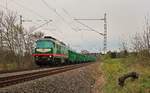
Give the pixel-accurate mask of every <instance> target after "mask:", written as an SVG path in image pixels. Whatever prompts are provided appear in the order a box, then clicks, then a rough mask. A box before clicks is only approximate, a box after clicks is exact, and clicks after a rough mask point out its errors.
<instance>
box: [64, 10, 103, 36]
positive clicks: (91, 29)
mask: <svg viewBox="0 0 150 93" xmlns="http://www.w3.org/2000/svg"><path fill="white" fill-rule="evenodd" d="M63 10H64V12H65V13H66V14H67V15H68V16H69V17H70V18H71V19H72V20H74V21H75V22H77V23H79V24H81V25H83V26H84V27H86V28H88V29H90V31H94V32H96V33H98V34H100V35H104V34H103V33H100V32H98V31H97V30H95V29H93V28H91V27H89V26H88V25H86V24H84V23H82V22H80V21H78V20H76V19H75V18H73V17H71V15H70V14H69V13H68V12H67V11H66V10H65V9H63ZM95 20H96V19H95ZM78 30H82V29H78ZM83 30H84V29H83Z"/></svg>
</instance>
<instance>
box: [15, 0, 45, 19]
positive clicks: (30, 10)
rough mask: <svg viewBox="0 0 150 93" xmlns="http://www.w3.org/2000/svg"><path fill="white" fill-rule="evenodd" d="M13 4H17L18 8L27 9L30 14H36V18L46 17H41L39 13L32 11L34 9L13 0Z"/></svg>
mask: <svg viewBox="0 0 150 93" xmlns="http://www.w3.org/2000/svg"><path fill="white" fill-rule="evenodd" d="M13 3H14V4H16V5H18V6H19V7H21V8H25V9H26V10H27V11H28V12H30V13H32V14H34V15H36V16H39V17H41V18H43V19H44V17H43V16H41V15H40V14H39V13H37V12H35V11H34V10H32V9H30V8H28V7H26V6H24V5H22V4H20V3H18V2H16V1H15V0H13Z"/></svg>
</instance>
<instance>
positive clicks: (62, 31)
mask: <svg viewBox="0 0 150 93" xmlns="http://www.w3.org/2000/svg"><path fill="white" fill-rule="evenodd" d="M6 1H7V8H8V9H11V10H14V11H16V12H17V13H18V15H20V14H21V15H22V16H23V18H24V20H26V19H27V20H33V22H32V23H31V22H30V23H29V22H25V23H23V25H24V26H25V27H26V28H27V29H28V28H29V27H31V26H36V27H37V26H38V25H40V24H42V23H44V21H43V22H36V20H38V19H42V20H45V19H46V20H49V19H52V20H53V21H52V22H50V23H49V24H48V25H45V26H44V27H42V28H41V29H39V30H41V31H43V32H44V33H45V35H51V36H54V37H56V38H58V39H60V40H62V41H64V42H65V43H67V44H69V45H70V46H71V47H72V48H73V49H76V50H77V51H80V50H82V49H87V50H89V51H91V52H98V51H100V50H102V48H103V36H101V35H99V34H97V33H95V32H92V31H90V29H88V28H86V27H84V26H82V25H80V24H78V23H77V22H75V21H73V17H74V18H103V16H104V13H105V12H106V13H107V15H108V16H107V18H108V20H107V21H108V49H109V50H117V49H118V48H119V47H120V46H119V42H120V41H121V40H126V39H127V38H128V37H129V36H132V35H133V34H134V33H136V32H142V30H143V26H144V17H145V16H147V15H148V13H149V12H150V0H0V9H4V7H6ZM44 1H45V2H47V4H45V2H44ZM81 22H82V23H84V24H86V25H88V26H90V27H92V28H93V29H95V30H97V31H99V32H103V31H104V30H103V21H81ZM78 29H84V30H81V31H79V30H78ZM86 29H87V30H88V31H87V30H86ZM39 30H38V31H39Z"/></svg>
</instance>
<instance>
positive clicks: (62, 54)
mask: <svg viewBox="0 0 150 93" xmlns="http://www.w3.org/2000/svg"><path fill="white" fill-rule="evenodd" d="M32 56H34V61H35V63H36V64H37V65H39V66H42V65H51V64H74V63H83V62H94V61H96V57H94V56H89V55H84V54H80V53H77V52H75V51H73V50H71V49H70V48H69V47H68V46H67V45H65V44H64V43H63V42H61V41H59V40H57V39H55V38H53V37H51V36H45V37H44V38H42V39H39V40H37V41H36V47H35V48H34V51H33V54H32Z"/></svg>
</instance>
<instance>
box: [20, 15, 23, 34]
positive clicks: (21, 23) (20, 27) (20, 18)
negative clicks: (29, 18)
mask: <svg viewBox="0 0 150 93" xmlns="http://www.w3.org/2000/svg"><path fill="white" fill-rule="evenodd" d="M22 21H23V19H22V15H20V32H21V31H22Z"/></svg>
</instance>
